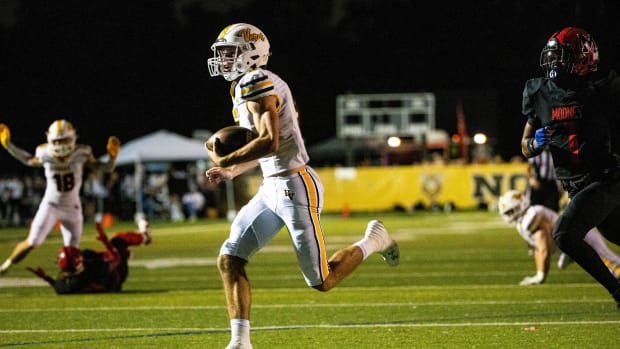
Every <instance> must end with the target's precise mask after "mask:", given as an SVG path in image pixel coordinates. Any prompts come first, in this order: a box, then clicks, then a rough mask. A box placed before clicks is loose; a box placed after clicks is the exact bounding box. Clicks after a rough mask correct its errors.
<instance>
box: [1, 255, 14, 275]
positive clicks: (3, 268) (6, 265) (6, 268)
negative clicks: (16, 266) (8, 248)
mask: <svg viewBox="0 0 620 349" xmlns="http://www.w3.org/2000/svg"><path fill="white" fill-rule="evenodd" d="M11 264H12V263H11V260H10V259H7V260H6V261H5V262H4V263H2V265H1V266H0V275H4V274H6V272H7V271H9V268H10V267H11Z"/></svg>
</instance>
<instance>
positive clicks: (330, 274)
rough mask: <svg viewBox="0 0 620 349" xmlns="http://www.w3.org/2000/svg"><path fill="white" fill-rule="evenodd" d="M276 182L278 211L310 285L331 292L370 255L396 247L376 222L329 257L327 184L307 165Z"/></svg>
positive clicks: (381, 226)
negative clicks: (324, 210)
mask: <svg viewBox="0 0 620 349" xmlns="http://www.w3.org/2000/svg"><path fill="white" fill-rule="evenodd" d="M275 185H276V188H275V195H276V200H277V202H278V204H277V207H278V210H277V213H278V214H279V215H280V216H281V217H282V219H283V220H284V221H285V222H286V226H287V229H288V231H289V234H290V235H291V239H292V242H293V245H294V246H295V251H296V253H297V259H298V261H299V265H300V267H301V269H302V272H303V274H304V277H305V279H306V282H307V283H308V285H310V286H312V287H314V288H316V289H318V290H320V291H329V290H330V289H332V288H333V287H335V286H336V285H338V284H339V283H340V282H341V281H342V280H343V279H344V278H345V277H347V276H348V275H350V274H351V273H352V272H353V271H354V270H355V269H356V268H357V267H358V266H359V265H360V264H361V263H362V261H363V260H364V259H365V258H366V257H367V256H368V255H369V254H371V253H374V252H378V251H383V250H384V249H386V248H387V246H388V245H389V244H394V246H396V245H395V243H394V242H393V241H392V239H391V238H389V236H388V235H387V231H385V228H384V227H383V225H382V224H381V223H380V222H377V221H372V222H371V223H369V225H368V228H367V232H366V234H365V237H364V239H362V240H360V241H358V242H357V243H356V244H354V245H351V246H348V247H346V248H344V249H341V250H339V251H337V252H336V253H335V254H334V255H332V257H331V258H329V260H328V259H327V255H326V248H325V241H324V237H323V229H322V227H321V220H320V213H321V210H322V203H323V186H322V184H321V181H320V179H319V177H318V175H317V174H316V172H315V171H314V170H313V169H312V168H310V167H307V168H306V170H303V171H300V172H299V173H297V174H295V175H292V176H288V177H284V178H281V179H277V180H276V182H275ZM379 240H381V241H379ZM384 240H385V242H384Z"/></svg>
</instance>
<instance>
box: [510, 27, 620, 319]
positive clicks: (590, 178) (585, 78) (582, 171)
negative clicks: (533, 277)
mask: <svg viewBox="0 0 620 349" xmlns="http://www.w3.org/2000/svg"><path fill="white" fill-rule="evenodd" d="M598 63H599V51H598V47H597V45H596V42H595V41H594V39H593V38H592V36H591V35H590V34H589V33H588V32H586V31H585V30H583V29H581V28H574V27H567V28H564V29H562V30H560V31H557V32H556V33H554V34H553V35H551V37H550V38H549V39H548V41H547V44H546V45H545V47H544V48H543V50H542V53H541V57H540V65H541V67H542V69H543V72H544V76H543V77H539V78H534V79H531V80H528V81H527V82H526V84H525V89H524V91H523V104H522V113H523V115H525V116H526V117H527V118H528V120H527V123H526V125H525V128H524V130H523V137H522V140H521V148H522V151H523V154H524V155H525V156H526V157H528V158H529V157H533V156H536V155H538V154H540V153H541V152H542V151H543V149H544V148H548V149H549V151H550V152H551V154H552V156H553V163H554V166H555V173H556V175H557V177H558V179H559V180H560V181H561V183H562V185H563V187H564V189H565V190H566V191H567V192H568V194H569V197H570V198H571V200H570V202H569V204H568V205H567V207H566V209H565V210H564V211H563V213H562V215H561V216H560V218H559V220H558V221H557V223H556V224H555V226H554V231H553V239H554V240H555V243H556V246H557V247H558V248H560V250H562V251H563V252H564V253H566V254H568V255H569V256H570V257H571V258H572V259H573V260H574V261H575V262H577V263H578V264H579V265H580V266H581V267H582V268H583V269H584V270H586V271H587V272H588V273H589V274H590V275H591V276H592V277H593V278H594V279H596V280H597V281H598V282H599V283H600V284H601V285H603V286H604V287H605V288H606V289H607V291H609V293H610V294H611V295H612V297H613V298H614V300H615V301H616V304H617V308H618V310H619V311H620V284H619V283H618V280H616V278H615V277H614V275H613V273H611V272H610V271H609V269H608V268H607V267H606V266H605V264H604V263H603V261H601V259H600V258H599V256H598V254H597V253H596V251H595V250H594V249H593V248H592V247H591V246H590V245H588V244H587V243H586V242H585V241H584V237H585V235H586V233H587V232H588V231H589V230H590V229H592V228H593V227H596V228H598V230H599V231H600V233H601V234H602V235H603V236H604V237H605V238H606V239H607V240H609V241H610V242H613V243H615V244H616V245H620V156H619V155H618V147H617V146H618V143H619V142H620V139H619V137H620V132H619V130H618V128H617V127H618V124H619V123H620V77H619V76H618V74H617V73H616V72H615V71H613V70H610V71H607V72H604V73H603V72H601V71H600V70H599V69H598Z"/></svg>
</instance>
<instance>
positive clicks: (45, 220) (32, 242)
mask: <svg viewBox="0 0 620 349" xmlns="http://www.w3.org/2000/svg"><path fill="white" fill-rule="evenodd" d="M56 217H57V212H56V209H55V208H54V207H53V206H50V205H48V204H47V203H42V204H41V205H40V206H39V208H38V210H37V213H36V214H35V216H34V218H33V220H32V224H31V225H30V232H29V233H28V237H27V238H26V239H25V240H23V241H21V242H19V243H18V244H17V245H16V246H15V248H14V249H13V251H12V252H11V254H10V255H9V258H7V259H6V260H5V261H4V263H3V264H2V265H1V266H0V275H1V274H5V273H6V272H7V271H8V270H9V268H10V267H11V266H12V265H13V264H16V263H19V262H20V261H21V260H22V259H24V258H26V256H27V255H28V253H30V251H32V250H33V249H34V248H35V247H37V246H39V245H41V244H42V243H43V241H45V238H46V237H47V234H49V232H50V230H52V228H53V227H54V224H56Z"/></svg>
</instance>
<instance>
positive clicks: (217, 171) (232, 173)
mask: <svg viewBox="0 0 620 349" xmlns="http://www.w3.org/2000/svg"><path fill="white" fill-rule="evenodd" d="M256 166H258V160H251V161H248V162H244V163H241V164H236V165H231V166H228V167H219V166H218V167H213V168H210V169H209V170H207V172H205V176H206V177H207V179H208V180H209V182H212V183H221V182H224V181H229V180H232V179H233V178H235V177H237V176H239V175H240V174H242V173H244V172H245V171H248V170H249V169H252V168H254V167H256Z"/></svg>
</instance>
